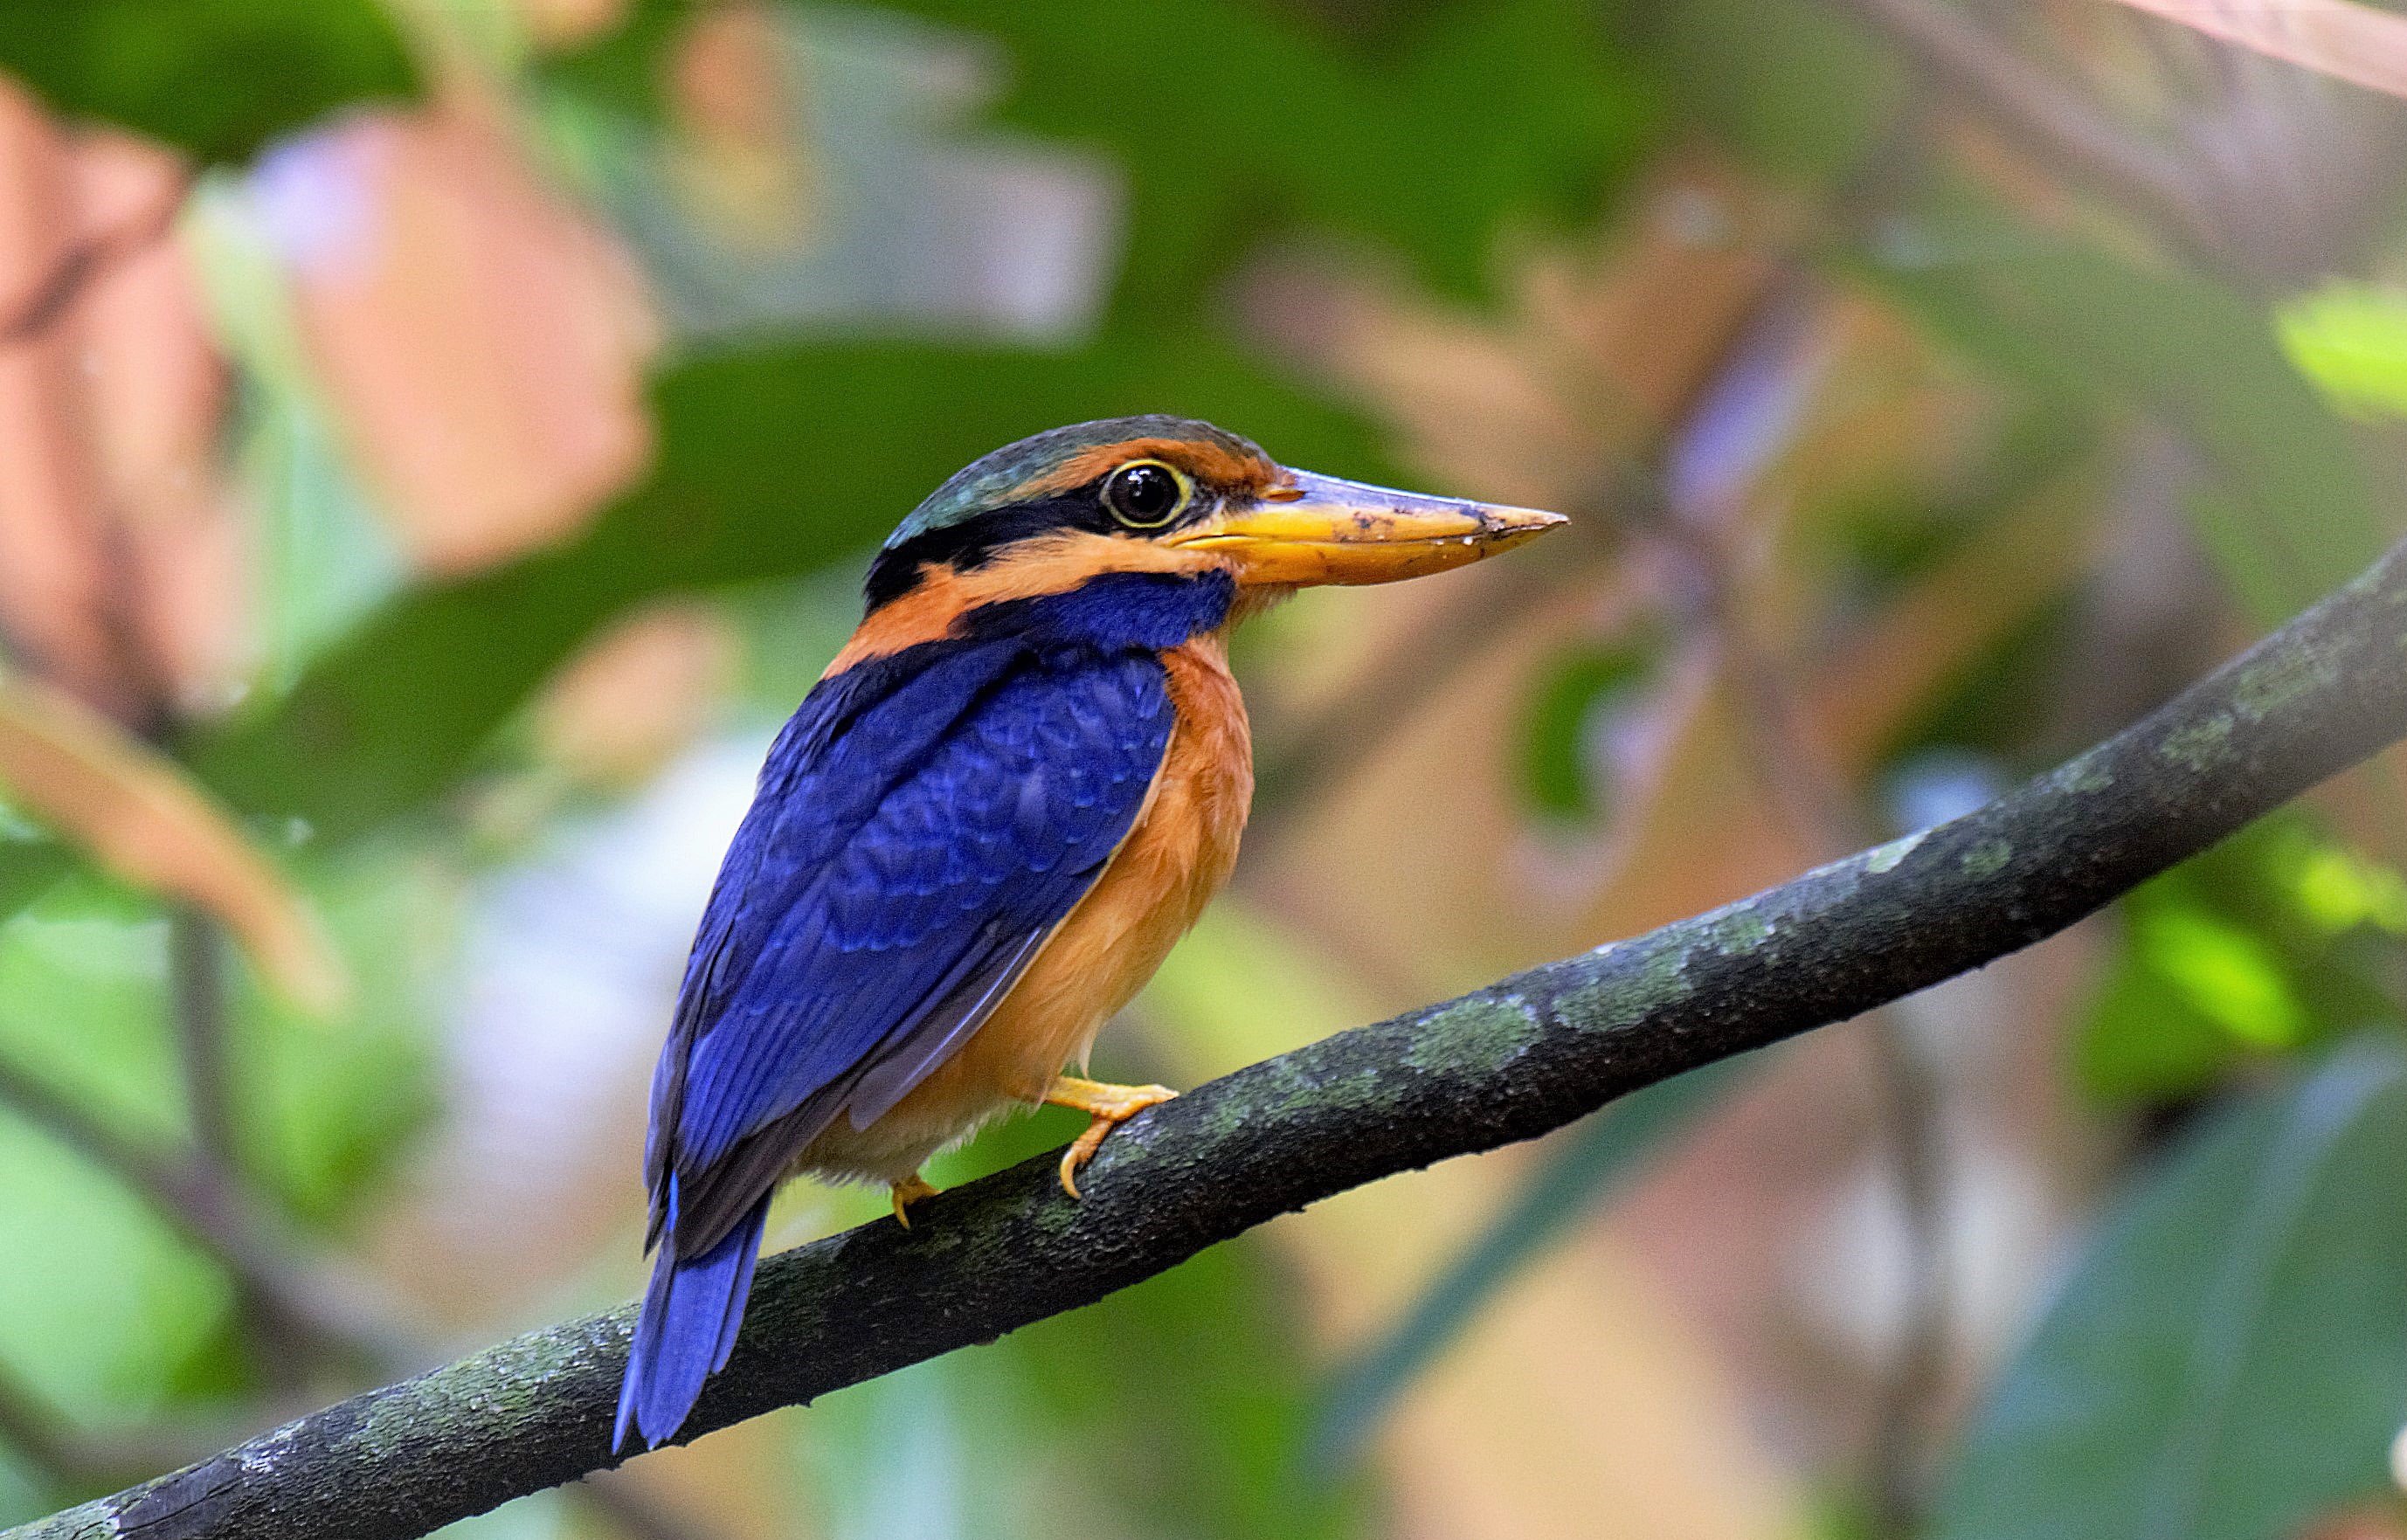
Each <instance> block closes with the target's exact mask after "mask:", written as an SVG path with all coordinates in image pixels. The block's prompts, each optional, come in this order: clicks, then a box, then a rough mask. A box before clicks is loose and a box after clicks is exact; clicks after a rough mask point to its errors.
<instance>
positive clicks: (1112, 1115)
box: [1045, 1075, 1178, 1198]
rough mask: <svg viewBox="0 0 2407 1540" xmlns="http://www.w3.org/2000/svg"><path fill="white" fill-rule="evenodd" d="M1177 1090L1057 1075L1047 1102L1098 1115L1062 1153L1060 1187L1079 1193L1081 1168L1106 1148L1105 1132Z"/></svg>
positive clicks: (1049, 1090)
mask: <svg viewBox="0 0 2407 1540" xmlns="http://www.w3.org/2000/svg"><path fill="white" fill-rule="evenodd" d="M1177 1094H1178V1092H1176V1091H1173V1090H1171V1089H1170V1088H1169V1087H1168V1086H1110V1085H1105V1084H1104V1083H1103V1082H1102V1081H1100V1080H1081V1079H1079V1078H1077V1077H1075V1076H1071V1075H1062V1076H1057V1077H1055V1078H1054V1081H1053V1083H1052V1084H1051V1085H1049V1086H1047V1087H1046V1088H1045V1102H1046V1105H1048V1106H1065V1107H1076V1108H1077V1109H1078V1110H1079V1111H1080V1112H1083V1113H1086V1114H1088V1115H1089V1116H1090V1117H1092V1118H1093V1119H1095V1120H1094V1121H1093V1122H1091V1123H1089V1124H1088V1125H1087V1132H1086V1133H1084V1134H1079V1135H1078V1138H1077V1142H1076V1143H1075V1144H1073V1145H1072V1146H1071V1147H1070V1148H1069V1152H1068V1153H1066V1154H1064V1155H1063V1156H1062V1157H1061V1191H1064V1192H1067V1193H1068V1194H1070V1196H1072V1197H1074V1198H1075V1197H1076V1196H1078V1168H1079V1167H1080V1166H1082V1165H1085V1164H1086V1163H1087V1162H1089V1161H1090V1160H1092V1159H1094V1155H1095V1151H1096V1150H1098V1149H1100V1148H1103V1143H1104V1135H1105V1134H1109V1133H1110V1132H1111V1131H1112V1130H1114V1129H1116V1128H1118V1127H1119V1126H1120V1125H1121V1124H1122V1123H1125V1122H1127V1121H1128V1120H1129V1119H1132V1118H1133V1117H1135V1116H1136V1115H1137V1114H1138V1113H1140V1112H1143V1111H1144V1110H1145V1109H1146V1108H1147V1107H1149V1106H1160V1105H1161V1104H1162V1103H1164V1102H1167V1101H1169V1100H1170V1099H1171V1098H1172V1097H1174V1096H1175V1095H1177Z"/></svg>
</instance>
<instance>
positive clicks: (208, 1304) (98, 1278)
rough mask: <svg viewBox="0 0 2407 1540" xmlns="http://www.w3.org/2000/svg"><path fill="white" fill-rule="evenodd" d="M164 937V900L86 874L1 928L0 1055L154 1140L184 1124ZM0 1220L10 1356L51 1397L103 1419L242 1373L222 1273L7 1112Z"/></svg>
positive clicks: (1, 1339)
mask: <svg viewBox="0 0 2407 1540" xmlns="http://www.w3.org/2000/svg"><path fill="white" fill-rule="evenodd" d="M164 936H165V927H164V925H163V924H162V923H161V922H160V920H158V918H157V916H156V913H155V906H154V905H150V903H149V902H148V901H146V900H143V899H140V898H138V897H136V896H135V895H133V894H130V893H128V892H126V891H124V890H123V889H122V888H120V887H117V886H115V885H112V884H106V883H104V882H103V881H101V880H100V879H99V878H97V877H90V876H86V877H80V878H78V879H76V880H70V881H67V882H64V883H62V884H60V885H58V887H57V888H56V889H54V890H53V891H51V892H50V893H48V894H46V895H45V896H44V897H43V899H42V900H41V902H40V903H39V904H38V905H36V906H35V907H33V908H32V909H30V910H29V911H27V912H26V913H24V914H22V915H20V916H19V917H17V918H16V919H14V920H11V921H9V922H8V923H7V925H5V926H0V1055H5V1056H6V1058H7V1062H9V1063H10V1064H11V1065H12V1066H21V1069H22V1072H24V1073H26V1074H29V1075H31V1074H38V1075H39V1076H40V1078H41V1082H42V1084H43V1085H44V1086H46V1087H47V1088H49V1089H50V1090H52V1091H55V1092H56V1093H57V1094H58V1095H59V1096H61V1097H63V1098H67V1099H70V1100H71V1101H73V1102H74V1103H75V1104H76V1105H80V1106H84V1107H87V1108H89V1109H90V1111H91V1113H92V1116H93V1117H94V1118H96V1119H101V1120H103V1121H104V1122H106V1123H107V1125H108V1126H109V1127H111V1128H112V1129H114V1130H117V1131H119V1132H121V1133H123V1134H128V1135H130V1136H135V1137H139V1138H142V1139H144V1140H147V1141H165V1140H169V1139H174V1138H177V1137H179V1136H181V1135H182V1134H183V1133H184V1130H183V1128H182V1126H181V1124H180V1122H179V1115H180V1111H181V1108H182V1105H183V1098H182V1096H181V1094H180V1083H179V1077H178V1066H177V1061H176V1055H175V1052H174V1049H173V1048H172V1046H171V1040H170V1039H169V1037H168V1035H167V1034H166V1033H165V1032H164V1030H163V1025H164V1023H163V1006H162V1004H161V1001H162V997H163V993H164V973H165V957H164ZM320 1035H332V1034H320ZM0 1225H6V1226H7V1234H8V1236H9V1244H10V1246H11V1248H13V1253H14V1255H15V1257H16V1258H17V1259H18V1265H14V1266H10V1267H6V1268H0V1322H5V1327H0V1356H5V1358H6V1359H7V1362H8V1363H9V1364H10V1366H11V1367H12V1368H13V1369H14V1370H15V1371H16V1372H17V1373H18V1374H19V1375H20V1376H22V1377H23V1378H25V1379H26V1380H27V1381H28V1382H29V1383H30V1384H31V1385H32V1386H33V1387H34V1388H35V1389H36V1390H38V1391H39V1392H40V1393H41V1394H42V1395H43V1396H44V1397H45V1399H47V1400H50V1401H53V1402H55V1403H57V1404H58V1405H59V1406H60V1407H62V1408H63V1409H64V1410H66V1411H69V1412H72V1413H76V1414H78V1415H79V1416H81V1417H84V1418H89V1419H92V1420H93V1421H99V1422H108V1421H117V1420H122V1419H138V1418H148V1417H152V1416H156V1415H157V1414H158V1413H159V1412H160V1411H162V1410H163V1409H164V1406H165V1405H166V1404H167V1403H169V1402H170V1401H172V1400H174V1399H178V1398H179V1397H180V1396H182V1395H183V1394H184V1393H185V1392H186V1390H187V1389H188V1388H189V1387H191V1386H192V1385H194V1384H195V1383H198V1384H206V1385H222V1384H224V1383H226V1382H227V1381H228V1379H229V1377H230V1376H233V1375H234V1374H235V1372H236V1365H235V1362H234V1361H233V1359H232V1356H231V1354H229V1353H226V1352H225V1349H226V1348H227V1347H229V1339H228V1337H227V1336H226V1335H225V1333H224V1332H223V1326H224V1322H225V1311H226V1307H227V1305H228V1298H227V1290H226V1287H225V1284H224V1282H223V1279H222V1277H221V1274H220V1272H219V1270H218V1268H217V1267H216V1266H215V1265H214V1264H213V1263H212V1262H210V1261H209V1260H208V1259H207V1258H206V1257H203V1256H201V1255H199V1254H197V1253H195V1252H194V1251H193V1250H192V1248H191V1246H190V1245H189V1244H188V1243H187V1242H185V1241H184V1240H183V1239H182V1238H181V1237H179V1236H178V1235H177V1234H176V1233H174V1232H173V1231H172V1230H170V1229H169V1227H168V1226H167V1224H166V1223H165V1222H164V1220H163V1219H160V1218H159V1216H158V1214H157V1213H156V1212H155V1210H154V1209H153V1208H152V1207H151V1205H150V1203H149V1202H148V1201H147V1200H145V1199H143V1198H140V1197H138V1196H136V1195H135V1194H134V1193H133V1192H131V1191H128V1190H127V1189H126V1188H125V1187H124V1186H123V1185H122V1184H121V1182H119V1181H118V1180H117V1178H116V1177H114V1176H109V1175H107V1174H106V1173H103V1172H101V1171H99V1170H97V1169H95V1168H94V1167H93V1165H92V1164H91V1162H88V1161H87V1160H85V1159H84V1158H83V1157H82V1156H81V1155H79V1154H78V1153H76V1152H74V1151H71V1150H68V1149H66V1148H62V1147H61V1146H60V1145H59V1144H57V1143H56V1142H55V1141H54V1140H52V1139H51V1138H50V1135H49V1134H44V1133H38V1132H36V1131H35V1130H33V1129H31V1128H29V1127H27V1126H26V1125H24V1124H23V1123H21V1121H19V1120H18V1119H16V1118H15V1117H14V1116H13V1115H11V1114H8V1113H7V1112H6V1111H5V1109H0ZM212 1359H214V1360H215V1362H209V1361H210V1360H212Z"/></svg>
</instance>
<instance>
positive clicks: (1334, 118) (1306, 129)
mask: <svg viewBox="0 0 2407 1540" xmlns="http://www.w3.org/2000/svg"><path fill="white" fill-rule="evenodd" d="M901 8H903V9H904V10H907V11H910V12H913V13H915V14H918V15H920V16H924V17H927V18H930V19H931V20H934V21H944V22H947V23H951V24H954V25H958V26H960V27H961V28H962V29H963V30H965V31H968V32H971V33H974V34H978V35H985V36H998V37H1000V38H1001V39H1002V40H1003V41H1004V43H1005V44H1006V45H1007V46H1008V47H1009V48H1010V49H1011V50H1012V55H1013V60H1012V70H1011V82H1010V92H1009V94H1008V97H1007V100H1006V103H1005V107H1004V117H1005V118H1007V119H1008V120H1009V121H1014V122H1017V123H1019V124H1021V125H1023V126H1025V127H1028V128H1031V129H1033V130H1035V131H1037V132H1039V133H1043V134H1047V135H1055V136H1058V137H1060V138H1063V139H1069V140H1075V141H1078V142H1081V143H1087V144H1092V145H1098V146H1101V147H1103V148H1104V149H1107V150H1111V151H1112V152H1113V153H1114V154H1115V156H1116V157H1117V158H1118V161H1119V163H1120V164H1121V166H1122V168H1123V169H1124V170H1125V172H1126V174H1127V176H1128V178H1129V182H1130V207H1129V230H1130V232H1131V235H1132V240H1131V249H1130V252H1129V259H1128V265H1127V268H1126V270H1125V272H1124V274H1123V281H1122V285H1121V290H1120V295H1119V298H1120V304H1119V309H1118V313H1119V314H1120V315H1122V316H1123V317H1126V318H1129V319H1131V320H1137V319H1141V318H1146V317H1150V316H1156V315H1161V314H1164V313H1175V311H1174V310H1172V309H1171V307H1186V306H1189V305H1191V304H1192V303H1193V302H1194V296H1196V295H1197V294H1198V293H1199V292H1202V291H1203V288H1204V287H1205V285H1206V283H1207V282H1208V280H1209V279H1211V278H1216V277H1218V275H1220V274H1221V273H1222V272H1224V271H1225V270H1226V268H1227V266H1228V264H1229V263H1230V261H1231V260H1232V258H1234V257H1236V256H1238V255H1240V254H1242V253H1244V252H1246V251H1247V250H1252V249H1254V248H1255V247H1257V246H1258V245H1259V244H1260V243H1261V242H1262V241H1263V240H1264V239H1265V238H1267V237H1273V236H1276V235H1284V234H1288V233H1290V232H1292V231H1294V230H1296V229H1303V230H1308V231H1314V232H1333V233H1339V234H1345V235H1358V236H1363V237H1368V238H1371V239H1374V240H1378V241H1381V242H1384V243H1387V244H1389V245H1390V246H1392V247H1393V248H1394V249H1396V250H1401V251H1403V252H1406V253H1409V254H1410V255H1411V256H1413V257H1414V258H1415V259H1417V262H1418V263H1419V264H1420V265H1421V266H1422V268H1423V270H1424V271H1425V273H1426V274H1427V275H1428V276H1430V277H1431V278H1436V279H1439V280H1441V281H1444V282H1446V283H1449V284H1451V285H1452V286H1454V287H1457V288H1468V287H1471V286H1473V285H1474V284H1475V283H1476V282H1477V281H1478V280H1479V279H1480V278H1482V277H1483V276H1484V274H1483V268H1484V266H1485V264H1486V263H1487V261H1488V257H1489V255H1490V252H1491V248H1492V243H1493V241H1494V239H1495V235H1496V233H1497V231H1498V229H1499V228H1500V226H1503V225H1508V224H1509V223H1511V222H1512V221H1516V220H1525V219H1531V218H1545V217H1548V216H1552V215H1560V214H1562V213H1566V212H1569V213H1576V214H1579V215H1583V216H1587V215H1592V214H1593V212H1594V211H1595V209H1596V208H1597V207H1598V205H1599V204H1600V202H1601V201H1602V198H1603V196H1604V194H1605V192H1607V191H1608V190H1609V189H1610V188H1611V187H1612V186H1613V185H1614V183H1615V182H1616V180H1617V178H1618V177H1619V175H1620V174H1621V173H1622V172H1623V171H1625V170H1626V169H1627V168H1628V167H1629V166H1630V165H1631V163H1632V161H1633V160H1634V158H1635V155H1636V153H1637V151H1638V150H1640V149H1641V148H1642V146H1643V144H1644V143H1645V131H1646V128H1647V125H1648V123H1649V121H1650V120H1651V118H1652V116H1653V102H1652V99H1651V96H1650V94H1649V93H1648V90H1647V88H1646V85H1645V80H1644V78H1643V77H1642V76H1641V75H1640V74H1639V73H1638V72H1637V71H1636V70H1635V69H1633V68H1632V67H1631V64H1630V62H1629V61H1628V60H1627V59H1626V58H1625V57H1623V56H1622V55H1621V53H1620V52H1619V51H1618V50H1616V49H1615V48H1614V47H1613V46H1612V45H1611V44H1610V42H1609V40H1608V38H1607V36H1606V33H1605V30H1604V28H1603V26H1602V24H1601V22H1600V21H1599V19H1598V17H1597V16H1596V14H1595V12H1594V10H1593V9H1592V8H1591V7H1588V6H1586V5H1581V4H1574V3H1570V0H1482V3H1477V4H1467V3H1462V0H1454V3H1449V4H1441V5H1431V6H1419V7H1409V8H1408V10H1407V12H1406V15H1407V18H1408V20H1407V21H1405V22H1404V23H1403V24H1401V25H1399V26H1398V27H1396V28H1395V29H1394V31H1393V33H1392V34H1391V35H1389V36H1378V37H1375V38H1361V37H1350V36H1346V35H1345V34H1344V33H1343V32H1341V31H1340V30H1339V29H1338V28H1337V27H1335V26H1333V25H1320V24H1316V22H1315V21H1312V20H1311V19H1309V18H1308V17H1307V16H1306V15H1304V14H1303V11H1302V9H1301V8H1300V7H1287V6H1280V5H1274V4H1264V3H1261V0H1161V3H1157V4H1152V5H1145V6H1128V5H1122V4H1118V3H1116V0H1023V3H1022V4H1018V5H1014V6H993V5H988V4H983V3H979V0H905V3H904V5H903V6H902V7H901Z"/></svg>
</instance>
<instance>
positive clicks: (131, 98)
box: [0, 0, 417, 161]
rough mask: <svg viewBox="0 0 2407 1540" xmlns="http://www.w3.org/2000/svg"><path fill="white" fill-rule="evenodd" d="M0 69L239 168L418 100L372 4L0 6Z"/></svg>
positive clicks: (395, 40)
mask: <svg viewBox="0 0 2407 1540" xmlns="http://www.w3.org/2000/svg"><path fill="white" fill-rule="evenodd" d="M0 68H5V69H7V71H8V72H9V73H11V74H12V75H14V76H16V77H17V78H19V79H20V80H22V81H24V82H25V83H27V84H29V85H31V86H33V87H34V89H35V90H36V91H37V92H39V93H41V94H42V95H43V96H44V97H45V98H46V99H48V100H49V101H50V102H51V103H52V104H54V105H55V106H57V107H61V108H63V109H64V110H65V111H67V112H69V113H71V114H75V115H77V116H82V117H92V118H97V119H102V120H105V121H108V122H111V123H115V124H117V125H119V126H121V127H123V128H129V129H132V130H134V131H135V133H138V134H145V135H150V137H152V138H156V139H164V140H165V141H166V142H167V143H169V144H171V145H175V146H177V147H178V148H179V149H182V150H187V151H189V152H191V153H192V155H194V156H195V157H197V158H199V159H200V160H203V161H241V160H245V159H248V158H249V156H250V155H252V154H253V153H255V152H256V151H257V150H259V149H260V148H261V147H262V146H263V145H265V144H266V143H267V142H268V141H270V140H271V139H274V138H275V137H277V136H278V135H283V134H290V133H292V132H293V131H294V130H296V129H300V128H304V127H306V126H307V125H308V124H310V123H312V122H315V121H318V120H319V119H320V118H323V117H324V116H325V115H326V114H327V113H329V112H332V111H335V109H337V108H341V107H350V106H353V105H354V104H357V103H359V102H362V101H365V100H392V99H397V98H404V97H407V96H409V95H412V94H414V93H415V92H416V89H417V77H416V72H415V71H414V70H413V68H412V67H411V64H410V60H409V57H408V53H407V51H406V49H405V48H404V46H403V43H402V39H401V36H400V35H399V33H398V32H397V31H396V30H395V29H394V26H393V23H392V19H391V17H390V16H389V15H388V14H387V13H386V11H385V10H384V8H383V7H380V6H378V5H377V4H376V3H375V0H306V3H304V4H295V3H294V0H75V3H74V4H72V5H62V6H49V5H12V6H7V7H0Z"/></svg>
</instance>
